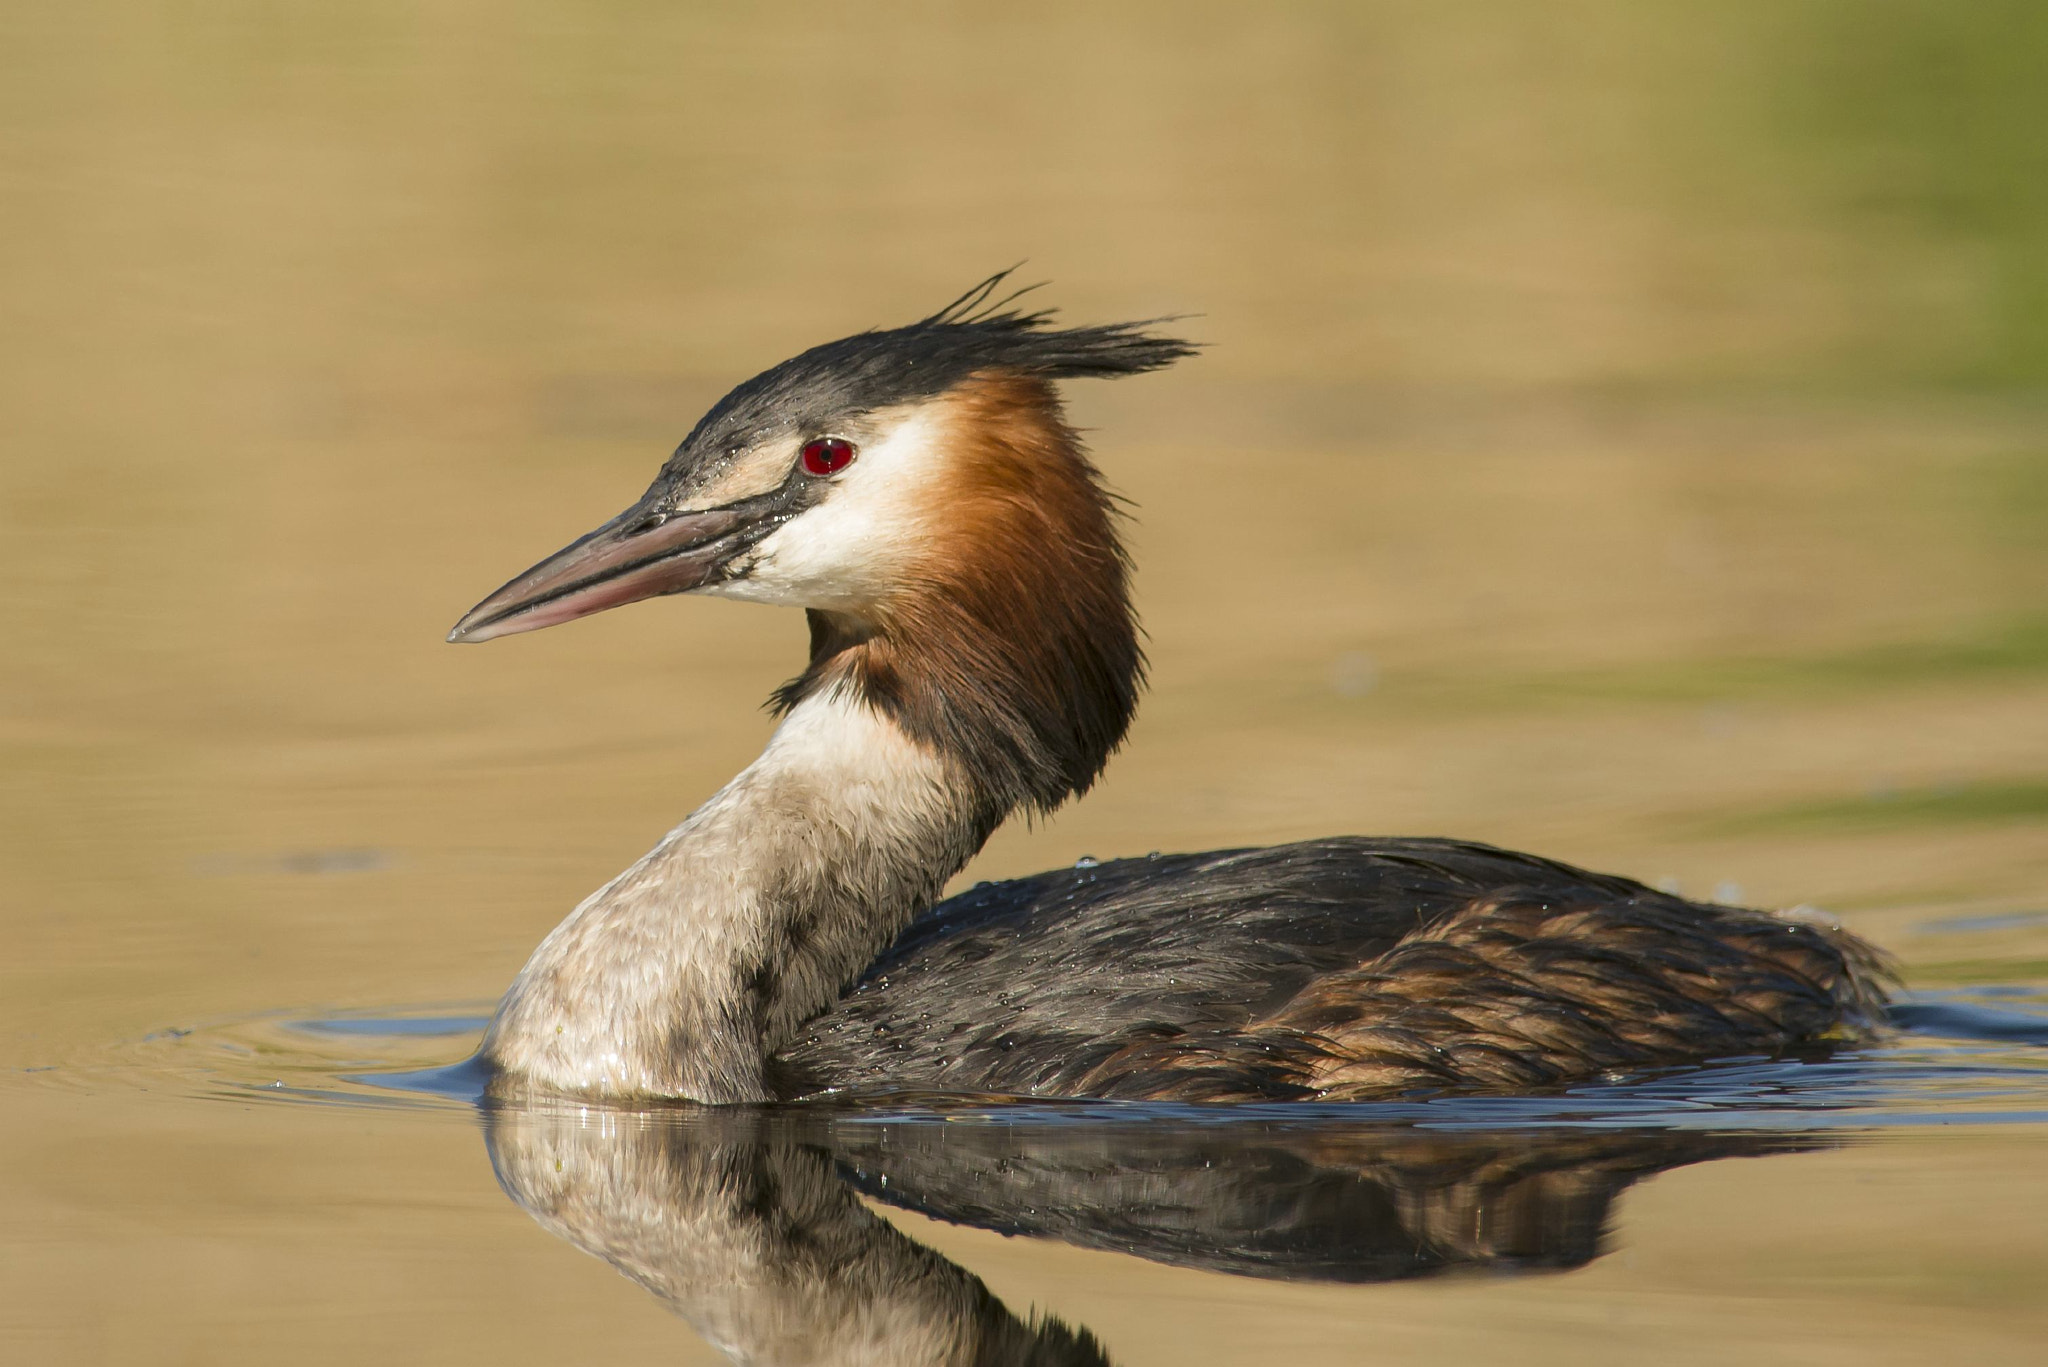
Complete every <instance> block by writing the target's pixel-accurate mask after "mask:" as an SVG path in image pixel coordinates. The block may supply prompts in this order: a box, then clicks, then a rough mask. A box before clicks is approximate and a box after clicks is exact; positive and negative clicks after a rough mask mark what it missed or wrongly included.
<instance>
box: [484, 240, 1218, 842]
mask: <svg viewBox="0 0 2048 1367" xmlns="http://www.w3.org/2000/svg"><path fill="white" fill-rule="evenodd" d="M1007 274H1008V273H1007V272H1005V273H1003V274H1001V275H996V276H993V277H991V278H990V279H988V280H985V281H983V282H982V283H981V284H980V285H977V286H976V287H975V288H974V289H973V290H970V291H969V292H968V293H967V294H966V295H964V296H962V297H961V298H960V299H958V300H955V301H954V302H953V303H952V304H949V305H948V306H947V307H946V308H944V309H941V310H940V311H939V312H938V313H935V314H933V315H932V316H931V317H929V318H925V319H922V320H920V321H918V322H916V323H912V324H910V325H909V326H907V327H900V328H894V329H890V330H886V331H871V332H863V333H859V334H856V335H854V336H852V337H847V338H843V339H841V340H839V341H836V342H828V343H826V344H825V345H823V346H818V347H813V348H812V349H811V350H809V351H806V352H804V353H803V354H801V355H799V356H796V357H794V358H792V359H791V360H788V361H784V362H783V363H782V364H781V365H778V366H776V367H774V368H773V369H771V370H767V371H765V372H763V373H762V374H760V375H757V376H755V377H754V378H753V379H751V380H748V381H747V382H746V383H744V384H742V385H740V386H739V387H738V388H737V389H734V390H733V391H732V392H731V393H730V394H727V395H726V396H725V397H724V398H723V399H721V400H719V402H718V403H717V404H716V405H715V406H714V407H713V408H712V409H711V411H710V412H709V413H707V414H705V415H704V417H703V418H702V419H701V420H700V421H699V422H698V423H697V425H696V427H695V428H694V429H692V431H691V432H690V435H689V436H688V437H686V438H684V440H683V442H682V444H681V445H680V446H679V447H677V448H676V451H675V454H674V455H673V456H671V457H670V458H669V460H668V461H667V463H666V464H664V465H663V466H662V468H661V472H660V473H659V474H658V475H657V476H656V477H655V480H654V482H653V484H652V485H650V486H649V487H648V489H647V492H646V493H645V494H643V495H642V496H641V498H640V499H639V501H638V502H636V503H635V504H634V505H633V506H632V507H630V508H628V509H627V510H626V511H625V512H623V513H621V514H620V515H619V516H617V517H615V518H613V519H612V520H611V521H609V522H607V523H605V524H604V525H603V526H602V527H599V528H598V529H597V530H595V531H593V532H591V533H589V534H588V535H586V536H584V537H582V538H581V539H579V540H577V541H576V542H574V543H572V544H571V545H569V546H567V547H565V548H564V549H562V550H560V551H558V552H556V553H555V554H554V555H552V556H549V557H548V558H547V559H545V560H543V561H541V562H540V563H539V564H537V565H535V566H534V567H533V568H532V569H529V570H528V571H526V572H525V573H524V574H522V575H520V576H518V577H517V578H515V579H513V580H512V581H511V582H510V583H507V584H506V585H504V587H502V588H500V589H499V590H498V591H497V592H495V593H493V594H491V595H490V596H489V597H488V598H486V599H484V600H483V601H482V602H481V603H479V604H477V605H476V607H474V608H472V609H471V610H470V611H469V612H468V614H466V615H465V616H464V617H463V618H462V620H461V621H460V622H458V623H457V624H456V625H455V629H454V630H453V631H451V632H450V633H449V635H448V639H449V640H450V641H486V640H490V639H492V638H494V637H498V636H509V635H513V634H515V633H518V632H524V631H533V630H537V629H539V628H541V627H546V626H553V625H556V624H558V623H561V622H567V621H573V620H574V619H576V618H578V617H587V616H589V615H591V614H592V613H595V612H600V611H603V610H604V609H606V608H611V607H617V606H620V605H622V604H625V603H631V602H636V601H638V600H640V599H642V598H652V597H656V596H659V595H664V594H677V593H691V592H697V593H709V594H718V595H721V596H724V597H730V598H741V599H746V600H749V601H754V602H763V603H775V604H783V605H789V606H799V607H803V608H806V609H808V610H809V612H810V618H811V636H812V657H811V664H810V668H809V669H807V670H806V671H805V672H804V674H803V675H802V676H800V677H799V678H797V679H795V680H793V681H792V682H791V683H790V684H788V685H786V686H785V687H784V688H783V689H782V690H780V691H779V692H778V693H777V694H776V705H777V706H778V708H780V709H784V710H786V709H788V708H791V707H794V706H795V705H796V704H798V703H799V702H801V701H802V700H803V699H805V698H806V697H809V696H811V695H812V694H814V693H817V692H820V691H823V690H833V689H850V690H853V691H854V692H856V693H858V694H859V695H860V696H862V697H863V698H864V699H865V700H867V701H868V702H870V703H872V704H873V705H875V706H877V707H878V708H880V709H882V710H883V711H884V712H885V713H887V714H889V715H890V716H892V717H893V718H894V719H895V720H896V721H897V722H898V723H899V724H901V725H902V726H903V727H904V729H905V730H906V731H907V732H909V733H910V734H911V735H913V736H915V737H917V738H918V739H920V740H923V741H926V742H928V743H930V744H932V745H934V746H937V747H939V748H941V749H943V750H945V751H946V752H948V753H949V754H951V755H954V756H955V757H957V758H959V759H960V760H961V761H962V762H963V763H964V764H965V766H966V767H967V769H968V770H970V771H971V772H972V774H973V776H974V777H975V778H976V779H977V780H979V783H980V786H981V787H982V788H983V789H984V790H985V792H986V796H987V798H988V799H989V803H990V806H991V815H992V816H993V815H995V814H996V809H1000V810H1005V811H1006V810H1008V809H1009V808H1011V807H1014V806H1016V805H1018V804H1020V803H1025V804H1030V805H1033V806H1037V807H1050V806H1053V805H1055V804H1057V803H1058V802H1059V801H1061V800H1062V799H1064V798H1065V797H1066V796H1067V795H1068V794H1069V793H1073V792H1077V791H1080V790H1081V789H1084V788H1086V787H1087V785H1088V784H1089V783H1090V782H1091V781H1092V780H1093V778H1094V776H1095V774H1096V773H1097V772H1098V771H1099V770H1100V768H1101V766H1102V763H1103V761H1104V760H1105V759H1106V758H1107V757H1108V754H1109V752H1110V751H1111V750H1113V749H1114V748H1115V746H1116V744H1117V743H1118V741H1120V740H1121V738H1122V736H1123V732H1124V729H1125V727H1126V726H1127V725H1128V722H1129V718H1130V713H1131V709H1132V706H1133V704H1134V702H1135V698H1136V692H1137V688H1138V684H1139V680H1140V675H1141V673H1142V669H1143V659H1142V656H1141V654H1140V652H1139V649H1138V645H1137V632H1136V622H1135V619H1134V618H1133V616H1132V614H1131V608H1130V600H1129V593H1128V582H1127V581H1128V565H1127V563H1126V560H1125V557H1124V552H1123V548H1122V546H1121V543H1120V542H1119V541H1118V538H1117V535H1116V528H1115V525H1114V509H1113V506H1112V502H1111V498H1110V496H1109V494H1108V493H1107V492H1106V490H1105V489H1104V488H1103V487H1102V483H1101V479H1100V476H1099V475H1098V473H1097V472H1096V470H1095V468H1094V466H1093V465H1092V464H1090V463H1089V461H1088V459H1087V457H1086V455H1085V453H1084V452H1083V451H1082V449H1081V445H1080V442H1079V441H1078V439H1077V438H1076V436H1075V434H1074V432H1073V430H1072V428H1071V427H1069V426H1068V425H1067V423H1066V421H1065V419H1064V416H1063V414H1062V411H1061V407H1060V402H1059V398H1058V395H1057V393H1056V391H1055V390H1054V388H1053V383H1054V382H1055V381H1057V380H1062V379H1068V378H1073V377H1079V376H1104V377H1113V376H1118V375H1131V374H1138V373H1141V372H1143V371H1147V370H1155V369H1158V368H1160V367H1162V366H1165V365H1169V364H1171V363H1172V362H1174V361H1175V360H1178V359H1180V358H1181V357H1184V356H1187V355H1189V354H1191V353H1192V351H1193V348H1192V346H1190V344H1188V343H1186V342H1183V341H1179V340H1177V339H1174V338H1170V337H1163V336H1159V335H1156V334H1153V333H1150V332H1147V331H1146V330H1145V325H1143V324H1134V323H1126V324H1111V325H1106V326H1097V327H1082V328H1070V329H1061V328H1055V327H1053V326H1051V322H1052V313H1051V312H1050V311H1038V312H1021V311H1018V310H1016V309H1013V308H1011V307H1010V305H1011V304H1012V303H1013V302H1014V300H1015V298H1016V295H1011V296H1009V297H1008V298H1005V299H999V300H993V302H992V299H993V296H994V294H995V291H996V290H997V288H998V287H999V286H1000V285H1001V284H1002V282H1003V281H1004V279H1005V278H1006V276H1007ZM998 819H999V818H998Z"/></svg>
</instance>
